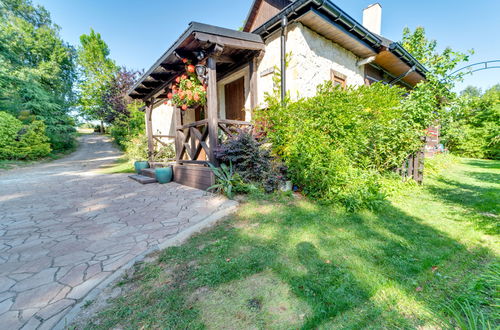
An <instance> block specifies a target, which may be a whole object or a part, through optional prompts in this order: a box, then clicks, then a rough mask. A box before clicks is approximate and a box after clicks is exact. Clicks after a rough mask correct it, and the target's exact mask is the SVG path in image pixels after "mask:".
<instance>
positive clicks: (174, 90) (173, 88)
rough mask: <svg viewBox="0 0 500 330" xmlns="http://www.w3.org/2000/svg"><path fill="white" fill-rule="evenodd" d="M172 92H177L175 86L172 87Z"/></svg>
mask: <svg viewBox="0 0 500 330" xmlns="http://www.w3.org/2000/svg"><path fill="white" fill-rule="evenodd" d="M172 92H174V93H175V92H177V86H175V85H174V86H172Z"/></svg>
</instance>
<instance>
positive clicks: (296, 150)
mask: <svg viewBox="0 0 500 330" xmlns="http://www.w3.org/2000/svg"><path fill="white" fill-rule="evenodd" d="M406 92H407V91H406V90H403V89H401V88H398V87H391V86H388V85H382V84H374V85H372V86H361V87H357V88H351V87H350V88H347V89H342V88H339V87H333V86H332V85H331V83H327V84H325V85H322V86H320V87H319V88H318V94H317V95H316V96H315V97H311V98H307V99H299V100H298V101H295V102H287V104H286V106H281V105H280V104H279V103H277V102H273V101H272V100H270V101H268V103H269V104H270V108H269V109H267V110H263V111H259V113H258V114H257V117H258V121H259V122H263V123H266V125H267V127H268V128H267V129H266V131H267V135H268V137H269V139H270V141H271V142H272V144H273V148H274V150H275V151H276V153H277V154H278V155H279V156H281V157H282V158H283V160H284V161H285V163H286V165H287V167H288V175H289V177H290V178H291V180H292V181H293V182H294V183H295V184H297V185H298V186H299V187H300V188H301V189H302V190H303V192H304V193H305V194H306V195H308V196H310V197H312V198H315V199H319V200H324V201H327V202H340V203H342V204H343V205H345V206H346V207H347V208H348V209H350V210H355V209H358V208H362V207H369V208H372V207H376V206H377V205H378V204H379V203H380V201H381V200H383V199H384V195H383V193H382V192H381V191H382V190H381V186H380V183H379V179H380V177H381V175H382V174H384V173H385V172H388V171H391V170H393V169H394V168H397V167H398V166H400V165H401V163H402V161H403V160H404V159H405V158H406V157H408V155H410V154H411V153H413V152H415V151H416V150H418V149H419V148H421V146H422V141H421V136H422V135H423V130H424V129H425V128H426V127H428V126H426V125H429V124H430V122H431V121H432V115H431V114H432V112H433V111H434V108H433V105H435V102H436V101H435V99H433V98H432V97H429V95H430V90H429V89H428V88H427V87H426V86H422V87H421V88H420V89H418V90H417V91H416V92H415V94H414V95H413V96H412V95H410V96H408V97H406V98H403V95H404V94H405V93H406Z"/></svg>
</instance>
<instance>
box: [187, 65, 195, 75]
mask: <svg viewBox="0 0 500 330" xmlns="http://www.w3.org/2000/svg"><path fill="white" fill-rule="evenodd" d="M187 72H191V73H193V72H194V65H192V64H189V65H188V66H187Z"/></svg>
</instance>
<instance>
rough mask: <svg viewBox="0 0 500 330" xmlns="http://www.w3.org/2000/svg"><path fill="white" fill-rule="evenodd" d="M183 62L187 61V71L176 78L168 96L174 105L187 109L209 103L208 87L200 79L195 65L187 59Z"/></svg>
mask: <svg viewBox="0 0 500 330" xmlns="http://www.w3.org/2000/svg"><path fill="white" fill-rule="evenodd" d="M183 62H184V63H186V73H185V74H182V75H180V76H178V77H177V78H175V84H174V85H173V86H172V90H171V91H170V92H169V93H168V94H167V97H168V98H169V99H170V100H171V101H172V104H173V105H174V106H176V107H179V108H181V109H182V110H184V111H185V110H187V109H194V108H198V107H199V106H203V105H205V104H206V103H207V88H206V86H204V85H203V84H202V83H201V82H200V80H199V79H198V76H197V75H196V73H195V67H194V65H192V64H190V63H189V62H188V61H187V60H183Z"/></svg>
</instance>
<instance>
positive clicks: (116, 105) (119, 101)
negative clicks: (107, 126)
mask: <svg viewBox="0 0 500 330" xmlns="http://www.w3.org/2000/svg"><path fill="white" fill-rule="evenodd" d="M140 74H141V72H139V71H134V70H128V69H127V68H125V67H121V68H120V69H119V70H118V71H117V72H116V73H115V74H114V76H113V77H112V78H111V80H110V81H109V83H108V85H107V86H106V89H105V91H104V93H103V95H102V97H103V99H102V103H103V105H104V107H105V109H106V110H105V120H106V122H108V123H115V122H116V121H117V120H123V119H124V118H129V117H130V110H129V107H128V104H130V103H131V102H132V101H133V100H132V98H131V97H130V96H128V91H129V89H130V88H132V86H133V85H134V83H135V82H136V81H137V78H138V77H139V76H140Z"/></svg>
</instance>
